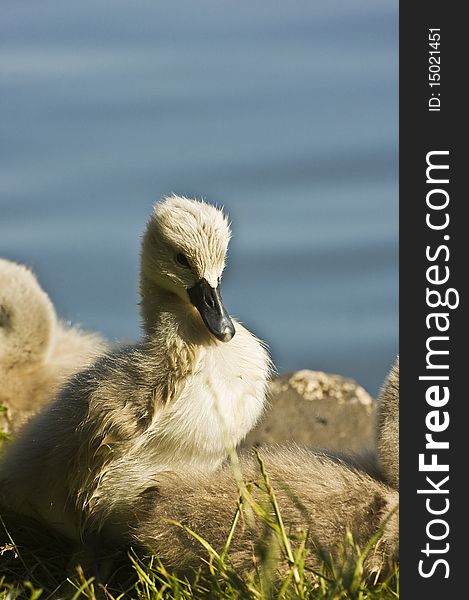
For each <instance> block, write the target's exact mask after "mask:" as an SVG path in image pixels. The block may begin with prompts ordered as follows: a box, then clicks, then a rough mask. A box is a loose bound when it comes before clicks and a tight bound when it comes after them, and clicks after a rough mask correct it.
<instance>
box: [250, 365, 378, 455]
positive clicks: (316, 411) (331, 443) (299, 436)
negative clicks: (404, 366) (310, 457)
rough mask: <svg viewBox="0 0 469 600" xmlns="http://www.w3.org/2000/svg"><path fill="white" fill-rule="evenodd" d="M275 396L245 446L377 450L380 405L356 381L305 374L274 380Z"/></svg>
mask: <svg viewBox="0 0 469 600" xmlns="http://www.w3.org/2000/svg"><path fill="white" fill-rule="evenodd" d="M269 396H270V408H269V409H268V410H267V411H266V413H265V415H264V417H263V419H262V421H261V422H260V423H259V424H258V425H257V427H256V428H255V429H254V430H253V431H251V432H250V434H249V435H248V436H247V438H246V440H245V443H244V446H248V447H250V446H262V445H264V444H267V443H285V442H296V443H298V444H301V445H306V446H314V447H316V448H325V449H328V450H339V451H352V452H358V451H361V450H362V449H364V448H369V447H372V446H373V445H374V433H373V431H374V429H373V423H374V412H375V402H374V401H373V399H372V397H371V396H370V395H369V394H368V392H367V391H365V390H364V389H363V388H362V387H361V386H360V385H358V383H356V381H354V380H353V379H348V378H346V377H341V376H340V375H331V374H329V373H323V372H322V371H310V370H308V369H304V370H301V371H296V372H295V373H287V374H284V375H281V376H279V377H276V378H275V379H273V380H272V381H271V382H270V386H269Z"/></svg>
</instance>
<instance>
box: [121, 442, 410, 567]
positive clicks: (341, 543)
mask: <svg viewBox="0 0 469 600" xmlns="http://www.w3.org/2000/svg"><path fill="white" fill-rule="evenodd" d="M259 453H260V456H261V457H262V459H263V462H264V464H265V468H266V471H267V473H268V474H269V479H270V483H271V486H272V488H273V490H274V492H275V496H276V500H277V503H278V506H279V508H280V513H281V515H282V521H283V524H284V526H285V529H286V531H287V532H288V533H289V534H291V535H293V536H295V535H298V534H299V533H300V532H301V531H303V532H307V541H306V543H307V549H308V558H307V566H308V567H310V568H313V569H316V568H318V567H320V565H321V563H322V560H323V558H328V557H332V558H333V559H334V560H335V561H336V564H339V565H340V564H344V561H345V560H346V557H347V555H348V556H349V558H351V557H350V550H351V549H350V547H349V548H348V549H347V546H346V534H347V531H349V532H351V533H352V536H353V540H354V543H355V544H358V546H359V547H360V548H361V550H364V548H365V547H366V545H367V544H368V542H369V541H370V540H371V538H372V537H373V536H374V535H375V534H377V533H378V531H380V530H381V529H382V530H383V535H382V537H381V538H380V539H379V540H377V541H376V543H375V544H374V546H373V548H372V551H371V553H370V555H369V556H368V559H367V561H366V564H365V567H366V569H367V570H368V571H369V572H371V571H375V572H377V571H381V570H384V571H386V569H387V567H388V566H389V565H390V564H391V563H392V561H393V560H395V559H397V554H398V548H399V535H398V516H397V513H396V510H397V505H398V494H397V492H396V491H395V490H393V489H391V488H389V487H388V486H386V485H385V484H383V483H382V482H380V481H377V480H376V479H373V478H372V477H371V476H369V475H368V474H367V473H366V472H365V471H362V470H360V469H359V468H356V467H354V466H352V465H349V464H347V463H346V462H345V461H343V460H339V459H336V458H333V457H331V456H327V455H325V454H323V453H321V452H319V451H313V450H309V449H306V448H303V449H301V448H298V447H297V448H292V447H290V448H288V447H283V448H282V447H273V448H271V449H269V448H262V449H261V450H260V451H259ZM240 462H241V468H242V473H243V477H244V479H245V481H247V482H251V483H252V482H257V483H256V484H255V485H251V493H252V494H253V496H254V499H255V500H256V501H257V502H258V503H259V504H261V505H264V506H265V504H266V502H268V501H267V499H266V498H267V495H266V493H265V491H263V488H264V483H263V478H262V477H261V475H260V472H259V466H258V465H257V462H256V459H255V458H253V457H252V456H243V457H241V461H240ZM163 483H164V484H163V485H161V487H160V489H158V490H155V491H154V492H151V491H150V492H149V493H148V494H147V495H146V496H145V497H144V498H142V499H141V500H140V503H139V507H138V508H137V509H136V511H137V526H136V527H135V530H134V535H133V538H132V540H131V543H132V545H133V546H134V547H135V546H140V547H142V546H143V547H145V548H146V549H147V550H149V551H150V552H151V553H152V554H153V553H154V554H155V555H156V556H157V557H158V559H159V560H161V561H162V562H163V564H164V565H165V566H166V567H167V568H168V569H177V570H179V571H188V570H191V569H197V568H199V567H201V566H202V567H203V565H204V564H205V563H204V559H205V561H206V560H208V558H209V555H208V553H207V552H206V551H205V549H204V548H203V546H202V545H201V544H200V542H199V541H198V539H196V538H195V536H193V535H192V534H191V533H189V532H187V531H186V530H185V529H183V528H182V527H181V526H180V525H182V526H184V527H188V528H189V529H190V530H191V531H193V532H195V533H196V534H197V535H199V536H201V537H202V538H203V539H204V540H205V541H206V542H207V543H208V544H210V545H211V547H212V548H213V549H214V550H215V551H216V552H218V553H221V552H222V551H223V548H224V545H225V544H226V541H227V539H228V536H229V533H230V527H231V524H232V522H233V519H234V516H235V513H236V510H237V506H238V501H239V490H238V485H237V482H236V479H235V477H234V475H233V471H232V469H231V468H230V466H224V467H223V468H222V469H220V470H219V471H217V472H216V473H212V474H210V475H207V476H200V477H199V478H198V479H196V480H194V478H192V479H189V478H188V477H182V478H181V477H178V478H177V479H176V478H174V479H170V478H169V477H168V480H167V481H166V482H163ZM244 506H245V507H246V506H249V503H248V502H246V501H245V502H244ZM270 512H273V508H271V509H270ZM176 523H179V524H180V525H177V524H176ZM266 531H268V529H266V524H265V522H264V520H263V519H262V518H259V517H257V516H256V517H255V520H254V523H253V524H251V523H250V522H249V520H248V519H247V518H246V517H245V518H241V519H240V521H239V523H238V525H237V528H236V529H235V533H234V535H233V537H232V541H231V544H230V550H229V557H230V562H231V564H233V566H234V567H235V568H236V569H237V570H239V571H250V570H253V569H254V568H255V565H256V562H257V561H258V560H259V555H258V556H257V558H256V552H255V549H256V548H257V549H258V550H259V549H261V548H262V547H263V544H262V541H261V540H263V539H264V545H268V546H272V543H273V542H275V536H274V539H272V535H270V536H269V535H267V538H266V537H265V536H266ZM269 540H270V541H269ZM278 542H279V540H278V539H277V543H278ZM261 552H262V550H261ZM283 564H284V566H287V563H286V561H285V560H284V561H283Z"/></svg>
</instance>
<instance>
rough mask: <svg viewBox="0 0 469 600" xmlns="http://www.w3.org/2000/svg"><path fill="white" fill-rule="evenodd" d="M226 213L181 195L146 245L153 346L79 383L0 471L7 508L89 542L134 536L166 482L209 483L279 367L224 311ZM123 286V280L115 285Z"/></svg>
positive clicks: (166, 204)
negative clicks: (200, 476) (137, 511)
mask: <svg viewBox="0 0 469 600" xmlns="http://www.w3.org/2000/svg"><path fill="white" fill-rule="evenodd" d="M229 239H230V229H229V225H228V222H227V219H226V217H225V216H224V215H223V213H222V211H221V210H219V209H217V208H215V207H214V206H211V205H209V204H206V203H205V202H199V201H195V200H190V199H187V198H182V197H177V196H172V197H169V198H166V199H164V200H163V201H162V202H160V203H157V204H156V205H155V207H154V211H153V214H152V216H151V218H150V220H149V222H148V225H147V228H146V232H145V235H144V237H143V242H142V252H141V272H140V292H141V312H142V317H143V327H144V335H143V339H142V341H141V342H140V343H138V344H136V345H133V346H129V347H127V348H123V349H120V350H118V351H114V352H111V353H109V354H107V355H105V356H104V357H103V358H101V359H100V360H98V361H97V362H96V363H95V364H94V365H93V366H92V367H90V368H89V369H87V370H85V371H83V372H81V373H79V374H77V375H76V376H75V377H74V378H73V379H72V380H71V381H70V382H69V383H68V385H67V386H66V387H65V388H64V389H63V391H62V392H61V393H60V395H59V396H58V398H57V399H56V400H55V401H54V402H53V403H52V404H51V405H49V406H48V407H47V408H46V409H45V410H44V411H43V412H42V413H41V414H39V415H38V416H36V417H35V418H34V419H32V421H31V422H30V423H29V424H28V426H27V427H26V428H25V429H24V430H23V432H22V435H20V436H19V437H18V439H16V440H15V441H14V442H13V443H12V444H11V447H10V448H9V450H8V452H7V453H6V455H5V457H4V459H3V461H2V462H1V463H0V502H2V503H3V504H4V505H6V506H7V507H9V508H10V509H12V510H14V511H16V512H19V513H24V514H29V515H31V516H35V517H36V518H38V519H40V520H42V521H45V522H46V523H48V524H50V525H51V526H53V527H55V528H56V529H57V530H60V531H61V532H62V533H64V534H66V535H68V536H70V537H73V538H82V539H84V538H85V539H86V537H87V536H91V537H92V536H95V535H96V534H97V532H99V531H101V529H102V528H105V529H106V530H107V531H108V532H112V535H114V534H115V535H120V534H121V532H122V531H124V532H125V531H127V530H128V527H129V524H130V523H131V522H132V519H133V514H132V511H131V507H132V506H133V505H134V503H135V501H136V499H137V498H138V497H139V495H140V494H141V493H142V492H144V491H145V490H148V488H151V487H152V486H156V485H158V482H159V477H160V475H161V474H162V473H165V472H178V473H181V474H184V475H187V476H188V477H190V476H191V475H190V474H191V473H193V472H210V471H213V470H214V469H216V468H217V467H218V466H219V465H220V463H221V462H222V461H223V459H224V458H225V456H226V453H227V448H229V447H232V446H234V445H236V444H237V443H238V442H239V441H240V440H241V439H242V438H243V437H244V436H245V435H246V433H247V432H248V431H249V430H250V429H251V428H252V427H253V425H254V424H255V422H256V421H257V419H258V417H259V416H260V414H261V413H262V410H263V406H264V401H265V390H266V384H267V379H268V376H269V372H270V361H269V358H268V354H267V352H266V350H265V348H264V346H263V344H262V343H261V342H260V341H259V340H258V339H256V338H255V337H254V336H253V335H252V334H251V333H249V332H248V331H247V330H246V329H245V328H244V327H243V326H242V325H240V324H239V323H237V322H236V321H235V320H234V319H232V318H231V317H230V316H229V315H228V313H227V311H226V309H225V308H224V306H223V303H222V299H221V295H220V280H221V276H222V272H223V269H224V264H225V257H226V252H227V247H228V241H229ZM116 276H117V274H116Z"/></svg>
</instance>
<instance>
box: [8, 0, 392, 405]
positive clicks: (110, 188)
mask: <svg viewBox="0 0 469 600" xmlns="http://www.w3.org/2000/svg"><path fill="white" fill-rule="evenodd" d="M397 11H398V3H397V1H392V2H391V1H383V2H375V1H374V0H354V2H351V3H346V2H342V1H339V0H328V1H314V2H313V1H311V0H304V1H297V0H293V1H291V2H279V3H276V2H272V1H267V0H264V1H253V0H251V1H249V2H245V1H237V2H220V0H198V1H197V2H195V1H189V0H186V1H179V2H170V1H169V0H168V1H156V0H138V1H135V0H133V1H131V0H125V1H124V0H113V1H112V2H109V1H104V0H80V2H64V1H63V0H42V1H41V2H37V1H36V0H3V1H2V18H1V19H0V40H1V49H0V109H1V115H2V117H1V136H0V143H1V163H0V164H1V167H0V168H1V173H0V255H3V256H7V257H9V258H13V259H16V260H20V261H24V262H27V263H28V264H30V265H32V267H33V268H34V269H35V271H36V272H37V273H38V274H39V276H40V280H41V282H42V284H43V286H44V287H45V288H46V289H47V291H48V292H49V294H50V295H51V297H52V299H53V301H54V302H55V304H56V306H57V310H58V312H59V314H60V315H62V316H63V317H65V318H67V319H70V320H72V321H73V322H76V323H80V324H81V325H82V326H84V327H86V328H90V329H96V330H98V331H100V332H102V333H103V334H104V335H106V336H107V337H108V338H110V339H111V340H120V339H129V338H130V339H131V338H135V337H137V336H138V335H139V319H138V312H137V308H136V302H137V292H136V284H137V269H138V251H139V237H140V235H141V232H142V230H143V228H144V226H145V221H146V219H147V216H148V214H149V212H150V209H151V205H152V203H153V202H154V201H155V200H156V199H158V198H159V197H161V196H162V195H165V194H168V193H170V192H177V193H181V194H186V195H189V196H199V197H200V196H202V197H204V198H206V199H207V200H211V201H214V202H217V203H220V204H223V205H224V206H225V208H226V209H227V211H228V212H229V213H230V216H231V219H232V221H233V230H234V236H233V241H232V244H231V247H230V256H229V266H228V269H227V272H226V275H225V278H224V298H225V303H226V305H227V307H228V308H229V310H230V311H231V312H232V313H233V314H234V315H236V316H237V317H238V318H239V319H240V320H241V321H243V322H244V323H246V324H247V326H248V327H249V328H250V329H252V330H253V331H254V332H256V333H257V334H258V335H259V336H260V337H262V338H263V339H265V340H266V341H267V342H268V343H269V345H270V346H271V349H272V353H273V357H274V360H275V363H276V365H277V368H278V369H279V370H280V371H286V370H293V369H298V368H312V369H322V370H326V371H332V372H337V373H342V374H345V375H349V376H352V377H355V378H356V379H358V380H359V381H360V382H361V383H362V384H363V385H365V386H366V387H367V388H368V389H369V390H370V391H371V392H373V393H375V392H376V391H377V389H378V386H379V384H380V382H381V380H382V378H383V376H384V374H385V372H386V371H387V369H388V367H389V365H390V363H391V362H392V360H393V356H394V354H395V353H396V352H397V339H398V329H397V326H398V323H397V300H398V281H397V268H398V264H397V261H398V254H397V236H398V231H397V218H398V209H397V206H398V205H397V179H398V165H397V142H398V112H397V110H398V105H397V93H398V88H397V62H398V46H397V44H398V41H397V17H398V14H397Z"/></svg>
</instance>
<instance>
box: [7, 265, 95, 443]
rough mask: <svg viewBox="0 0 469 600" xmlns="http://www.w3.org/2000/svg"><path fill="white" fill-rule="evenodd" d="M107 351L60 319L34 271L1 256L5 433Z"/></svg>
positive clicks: (14, 427) (15, 427) (10, 430)
mask: <svg viewBox="0 0 469 600" xmlns="http://www.w3.org/2000/svg"><path fill="white" fill-rule="evenodd" d="M105 348H106V344H105V343H104V341H103V340H102V339H101V338H100V337H99V336H98V335H96V334H94V333H86V332H83V331H80V330H79V329H77V328H75V327H71V326H70V325H67V324H66V323H63V322H61V321H59V320H58V319H57V316H56V314H55V310H54V307H53V305H52V302H51V301H50V299H49V297H48V295H47V294H46V293H45V292H44V290H43V289H42V288H41V286H40V285H39V283H38V281H37V279H36V277H35V276H34V274H33V273H32V271H30V270H29V269H28V268H27V267H25V266H24V265H21V264H17V263H15V262H12V261H10V260H7V259H4V258H0V382H1V384H0V405H3V406H4V407H5V408H6V413H5V414H4V416H3V419H2V418H1V417H0V429H3V430H6V431H7V432H10V433H12V432H14V431H16V430H17V429H19V427H20V426H21V425H22V424H23V423H24V422H25V421H26V420H27V419H28V418H29V417H30V416H31V415H32V414H34V413H35V412H37V411H38V410H39V409H40V408H41V407H42V406H44V405H45V404H46V403H47V402H49V401H50V400H52V398H53V397H54V396H55V395H56V394H57V392H58V391H59V389H60V387H61V386H62V385H63V384H64V383H65V381H66V380H67V379H68V378H69V377H71V376H72V375H73V374H74V373H76V372H77V371H80V370H81V369H84V368H85V367H87V366H89V365H91V364H92V363H93V361H94V360H95V359H96V358H98V356H100V355H101V354H102V353H103V352H104V351H105Z"/></svg>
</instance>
